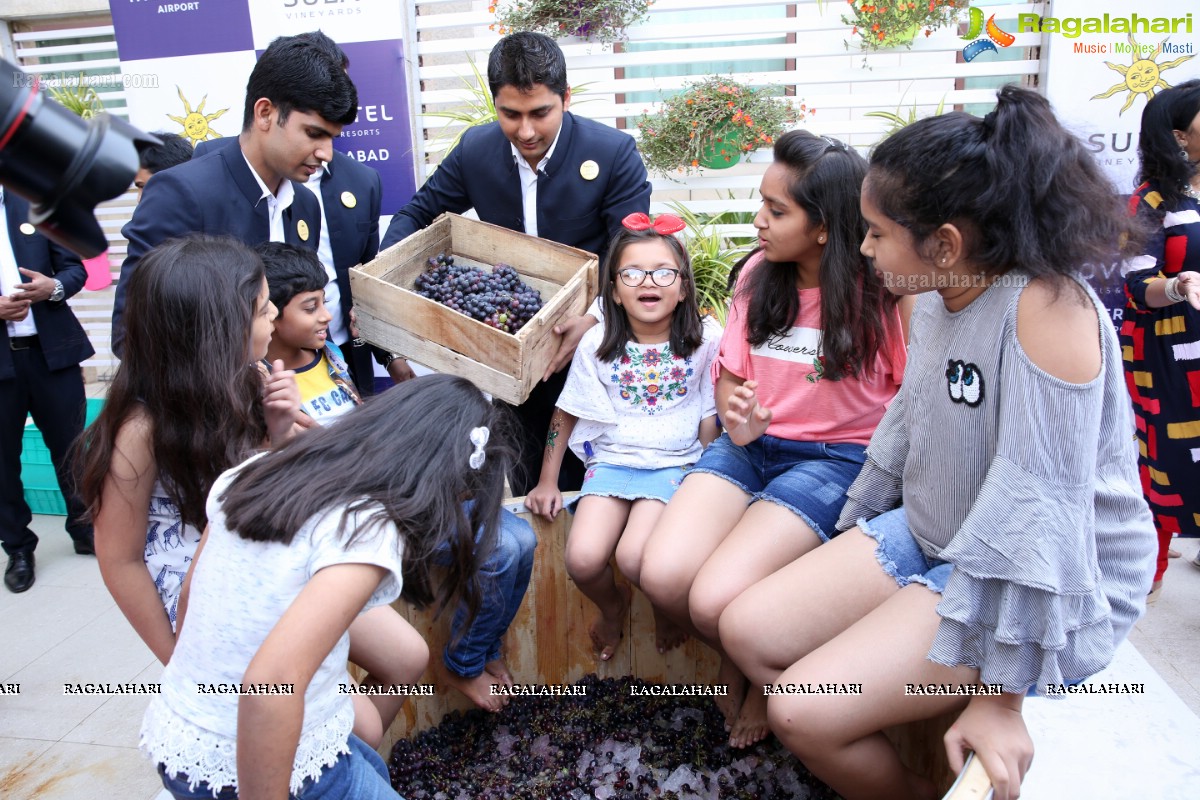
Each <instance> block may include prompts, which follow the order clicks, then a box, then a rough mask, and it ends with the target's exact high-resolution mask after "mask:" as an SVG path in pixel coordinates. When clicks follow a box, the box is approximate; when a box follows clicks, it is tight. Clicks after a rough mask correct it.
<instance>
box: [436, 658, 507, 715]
mask: <svg viewBox="0 0 1200 800" xmlns="http://www.w3.org/2000/svg"><path fill="white" fill-rule="evenodd" d="M434 660H435V662H436V663H435V664H434V670H435V672H436V674H437V679H438V683H441V684H443V685H445V686H449V687H450V688H451V689H454V690H455V691H457V692H459V693H461V694H463V695H465V696H466V698H467V699H468V700H470V701H471V702H472V703H474V704H475V705H477V706H479V707H480V708H482V709H483V710H484V711H492V712H496V711H499V710H500V709H502V708H504V707H505V706H506V705H508V695H503V694H492V687H494V686H506V685H507V684H506V683H505V682H504V681H502V680H499V679H498V678H497V677H496V676H495V675H493V674H492V673H490V672H488V671H487V670H484V671H483V672H481V673H479V674H478V675H476V676H475V677H473V678H464V677H463V676H462V675H455V674H454V673H453V672H451V671H450V670H448V669H446V665H445V663H443V662H442V660H441V659H440V658H439V659H434Z"/></svg>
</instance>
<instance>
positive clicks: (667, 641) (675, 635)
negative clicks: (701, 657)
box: [654, 608, 688, 653]
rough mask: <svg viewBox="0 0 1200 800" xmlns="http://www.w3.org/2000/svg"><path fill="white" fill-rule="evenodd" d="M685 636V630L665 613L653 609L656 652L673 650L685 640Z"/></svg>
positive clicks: (686, 636)
mask: <svg viewBox="0 0 1200 800" xmlns="http://www.w3.org/2000/svg"><path fill="white" fill-rule="evenodd" d="M687 638H688V635H687V631H685V630H684V629H683V628H681V627H679V626H678V625H676V624H675V623H674V622H672V621H671V618H670V617H668V616H667V615H666V614H663V613H662V612H661V611H659V610H658V609H657V608H656V609H654V642H655V645H656V646H657V647H658V652H660V653H666V652H667V651H669V650H674V649H675V648H676V647H679V646H680V645H682V644H683V643H684V642H686V641H687Z"/></svg>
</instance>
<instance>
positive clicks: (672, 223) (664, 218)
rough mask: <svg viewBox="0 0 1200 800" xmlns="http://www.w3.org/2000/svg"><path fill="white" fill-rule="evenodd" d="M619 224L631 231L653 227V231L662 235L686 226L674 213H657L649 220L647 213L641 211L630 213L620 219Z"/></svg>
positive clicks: (677, 231) (678, 230)
mask: <svg viewBox="0 0 1200 800" xmlns="http://www.w3.org/2000/svg"><path fill="white" fill-rule="evenodd" d="M621 224H622V225H624V226H625V227H626V228H628V229H629V230H631V231H644V230H649V229H650V228H653V229H654V232H655V233H661V234H662V235H663V236H670V235H671V234H672V233H679V232H680V231H681V230H683V229H684V228H686V227H687V225H686V224H684V221H683V220H681V219H680V218H679V217H677V216H675V215H674V214H659V215H658V216H657V217H656V218H655V219H653V220H651V219H650V216H649V215H648V214H643V213H642V212H641V211H636V212H634V213H633V214H630V215H629V216H627V217H626V218H625V219H623V220H621Z"/></svg>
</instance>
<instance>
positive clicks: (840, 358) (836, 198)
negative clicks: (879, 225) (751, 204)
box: [734, 130, 896, 380]
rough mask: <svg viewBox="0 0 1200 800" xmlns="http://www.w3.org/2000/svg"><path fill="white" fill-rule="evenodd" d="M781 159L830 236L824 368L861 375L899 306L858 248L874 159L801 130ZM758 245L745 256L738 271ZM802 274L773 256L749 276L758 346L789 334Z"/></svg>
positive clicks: (797, 195)
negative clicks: (891, 312)
mask: <svg viewBox="0 0 1200 800" xmlns="http://www.w3.org/2000/svg"><path fill="white" fill-rule="evenodd" d="M775 163H777V164H782V165H783V166H785V167H787V169H788V173H789V174H790V176H791V182H790V184H789V186H788V190H789V192H790V194H791V197H792V200H793V201H795V203H796V204H797V205H798V206H800V207H801V208H802V209H804V213H805V214H807V215H808V222H809V225H811V226H817V225H822V224H823V225H825V231H826V234H827V237H828V241H827V242H826V244H825V246H824V248H823V249H822V251H821V266H820V278H819V281H820V286H821V352H822V361H823V365H824V375H825V377H826V378H828V379H831V380H837V379H839V378H844V377H847V376H852V375H853V376H857V375H861V374H862V373H863V371H864V370H865V369H866V368H867V367H868V366H869V365H870V364H871V363H872V362H873V361H874V360H875V356H876V355H877V354H878V352H879V348H880V347H881V346H882V345H883V340H884V336H885V325H884V315H885V313H886V312H887V311H888V310H889V309H892V308H894V307H895V305H896V298H895V297H893V296H892V295H891V294H890V293H888V292H887V290H886V289H884V287H883V283H882V281H880V279H879V277H878V276H877V275H876V274H875V271H874V270H873V269H871V268H870V267H869V266H868V265H867V261H866V259H865V258H864V257H863V255H862V254H861V253H860V252H859V249H858V248H859V246H860V245H861V244H862V240H863V236H864V235H865V234H866V230H867V228H866V223H865V222H863V217H862V210H861V209H860V208H859V196H860V194H861V191H862V182H863V178H864V177H865V176H866V174H867V162H866V161H865V160H864V159H863V157H862V156H860V155H859V154H858V153H856V152H855V151H854V150H852V149H850V148H849V147H847V146H846V145H844V144H842V143H841V142H839V141H837V140H836V139H829V138H826V137H823V136H815V135H813V134H811V133H809V132H808V131H802V130H796V131H788V132H787V133H785V134H784V135H783V136H780V137H779V139H778V140H777V141H776V142H775ZM757 252H758V250H757V249H756V250H754V251H753V252H751V253H750V254H749V255H748V256H746V257H745V258H743V259H742V260H741V261H740V262H738V264H737V265H736V266H735V267H734V270H735V275H736V273H737V272H740V271H741V268H742V266H744V265H745V264H746V262H747V261H749V260H750V258H752V257H753V256H754V255H755V254H756V253H757ZM734 279H736V278H734ZM798 280H799V274H798V272H797V270H796V265H795V264H793V263H787V264H779V263H775V262H773V261H766V260H764V261H763V263H762V264H760V265H759V266H758V268H757V269H755V270H754V271H753V272H751V273H750V274H749V275H747V276H746V280H745V284H744V286H743V287H742V288H741V289H740V290H739V291H740V292H741V293H743V294H745V295H746V296H747V297H748V298H749V302H748V309H747V313H746V338H747V340H748V341H749V342H750V344H751V345H754V346H757V345H762V344H765V343H766V342H767V340H769V339H771V338H774V337H776V336H785V335H787V333H788V331H790V330H791V329H792V326H793V325H795V323H796V317H797V316H798V315H799V314H800V297H799V292H798V291H797V287H796V283H797V281H798Z"/></svg>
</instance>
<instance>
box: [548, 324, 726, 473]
mask: <svg viewBox="0 0 1200 800" xmlns="http://www.w3.org/2000/svg"><path fill="white" fill-rule="evenodd" d="M603 338H604V326H603V325H596V326H594V327H593V328H591V329H590V330H589V331H588V332H587V333H585V334H584V336H583V339H582V340H581V341H580V342H579V347H578V349H576V351H575V359H574V361H572V362H571V372H570V374H569V375H568V376H567V383H566V385H565V386H564V387H563V390H562V394H561V395H559V398H558V403H557V405H558V407H559V408H561V409H562V410H563V411H565V412H567V413H568V414H571V415H573V416H575V417H578V418H579V422H578V424H576V426H575V430H574V431H572V433H571V440H570V442H569V446H570V448H571V451H572V452H574V453H575V454H576V455H577V456H579V458H580V459H581V460H583V462H584V463H585V464H587V465H589V466H590V465H592V464H594V463H600V464H611V465H614V466H622V467H635V468H638V469H662V468H665V467H681V466H685V465H687V464H693V463H695V462H696V459H698V458H699V457H700V451H701V449H702V448H701V446H700V440H699V438H698V433H699V430H700V420H702V419H705V418H706V417H711V416H715V415H716V413H717V404H716V399H715V397H714V395H713V383H712V379H711V377H710V368H711V366H712V360H713V358H715V357H716V354H717V347H718V345H719V344H720V341H721V327H720V326H719V325H717V324H716V323H715V322H712V321H711V320H706V321H705V325H704V341H703V342H702V343H701V344H700V346H699V347H698V348H697V349H696V351H695V352H694V353H692V354H691V355H690V356H688V357H687V358H683V357H681V356H679V355H676V354H675V353H672V352H671V345H670V343H663V344H638V343H637V342H629V344H627V345H626V347H625V354H624V355H622V356H621V357H619V358H617V359H615V360H613V361H611V362H604V361H601V360H600V359H598V358H597V357H596V350H597V349H598V348H599V346H600V342H601V341H602V340H603Z"/></svg>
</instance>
